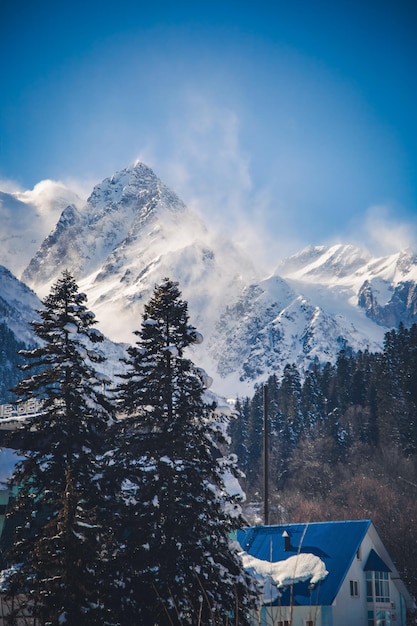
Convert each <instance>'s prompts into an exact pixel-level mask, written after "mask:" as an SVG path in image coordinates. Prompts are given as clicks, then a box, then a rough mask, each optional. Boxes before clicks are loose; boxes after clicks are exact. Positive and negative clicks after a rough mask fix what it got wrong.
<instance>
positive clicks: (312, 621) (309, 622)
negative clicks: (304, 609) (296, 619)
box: [306, 619, 314, 626]
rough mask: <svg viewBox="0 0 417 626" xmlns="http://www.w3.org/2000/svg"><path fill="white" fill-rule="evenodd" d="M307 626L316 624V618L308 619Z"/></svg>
mask: <svg viewBox="0 0 417 626" xmlns="http://www.w3.org/2000/svg"><path fill="white" fill-rule="evenodd" d="M306 626H314V620H313V619H306Z"/></svg>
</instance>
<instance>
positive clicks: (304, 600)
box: [237, 520, 371, 606]
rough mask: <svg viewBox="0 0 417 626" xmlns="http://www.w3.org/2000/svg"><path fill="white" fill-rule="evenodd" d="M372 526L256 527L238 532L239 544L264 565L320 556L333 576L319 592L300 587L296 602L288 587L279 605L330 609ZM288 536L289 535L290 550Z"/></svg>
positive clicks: (295, 590)
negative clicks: (306, 555) (285, 534)
mask: <svg viewBox="0 0 417 626" xmlns="http://www.w3.org/2000/svg"><path fill="white" fill-rule="evenodd" d="M370 525H371V521H370V520H353V521H340V522H314V523H310V524H280V525H277V526H253V527H251V528H246V529H244V530H240V531H238V533H237V540H238V542H239V543H240V545H241V546H242V548H243V550H245V552H247V553H248V554H250V555H252V556H254V557H256V558H258V559H262V560H264V561H272V562H274V561H283V560H285V559H288V558H289V557H290V556H294V555H295V554H298V553H299V552H301V553H310V554H314V555H316V556H318V557H319V558H320V559H321V560H322V561H324V563H325V565H326V569H327V571H328V572H329V574H328V575H327V577H326V578H325V579H324V580H323V581H322V582H321V583H320V584H319V585H317V586H316V587H315V589H310V588H309V587H310V585H309V581H307V582H303V583H296V584H295V585H294V586H293V590H292V598H290V588H289V587H287V588H286V589H285V590H284V591H283V594H282V596H281V598H280V599H279V600H278V601H277V602H276V603H275V604H277V603H279V604H281V605H282V606H289V605H290V603H291V602H292V603H293V604H294V605H295V606H297V605H301V606H302V605H310V604H314V605H317V604H320V605H324V606H329V605H331V604H332V603H333V601H334V599H335V597H336V595H337V593H338V591H339V588H340V586H341V584H342V582H343V580H344V578H345V576H346V574H347V572H348V569H349V567H350V565H351V563H352V561H353V559H354V558H355V557H356V554H357V552H358V550H359V547H360V545H361V543H362V541H363V538H364V537H365V535H366V533H367V531H368V528H369V526H370ZM284 532H287V533H288V535H289V546H288V539H287V548H288V549H287V550H285V537H283V533H284Z"/></svg>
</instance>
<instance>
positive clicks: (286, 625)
mask: <svg viewBox="0 0 417 626" xmlns="http://www.w3.org/2000/svg"><path fill="white" fill-rule="evenodd" d="M278 626H291V622H290V620H289V619H284V620H282V619H280V620H278Z"/></svg>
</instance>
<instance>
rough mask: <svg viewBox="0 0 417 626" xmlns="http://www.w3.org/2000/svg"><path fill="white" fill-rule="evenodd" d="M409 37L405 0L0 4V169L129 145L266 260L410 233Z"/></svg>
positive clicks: (89, 164) (412, 5)
mask: <svg viewBox="0 0 417 626" xmlns="http://www.w3.org/2000/svg"><path fill="white" fill-rule="evenodd" d="M416 32H417V2H415V1H413V0H409V1H408V2H407V1H405V0H393V1H387V0H374V1H373V0H362V1H356V0H350V1H345V0H338V1H337V2H335V1H330V0H329V1H325V0H315V1H313V0H286V1H281V0H275V2H264V1H263V0H259V1H257V2H245V0H241V1H240V2H234V1H231V2H228V1H227V0H223V2H218V1H217V0H212V1H211V2H197V1H196V0H194V2H182V1H181V0H178V1H176V2H167V1H165V0H161V1H160V2H151V1H147V2H144V1H142V0H136V1H135V2H133V1H132V2H131V1H130V0H119V1H118V2H111V3H110V2H107V1H106V0H100V1H99V0H97V1H96V0H87V1H86V0H84V1H83V2H80V1H79V0H73V1H72V2H64V1H63V2H56V1H54V2H50V1H49V0H37V2H34V1H31V0H23V1H20V2H8V3H2V7H1V8H0V58H1V61H2V62H1V64H0V90H1V92H0V95H1V97H0V180H1V181H3V183H4V186H5V183H6V181H8V185H9V186H10V181H14V183H15V184H16V185H19V186H20V187H21V188H31V187H33V185H34V184H35V183H37V182H39V181H40V180H42V179H45V178H51V179H54V180H61V181H64V182H67V183H69V184H72V185H77V186H79V187H80V188H85V189H89V190H90V189H91V185H92V184H93V183H95V182H98V181H99V180H101V179H102V178H104V177H106V176H108V175H110V174H112V173H113V172H114V171H116V170H118V169H122V168H123V167H125V166H126V165H128V164H129V163H131V162H132V161H134V160H136V159H137V158H140V159H141V160H143V161H145V162H146V163H147V164H148V165H150V166H151V167H153V168H154V170H155V171H156V173H157V174H158V175H159V176H160V177H161V178H162V179H163V180H164V182H166V183H167V184H168V185H169V186H170V187H172V188H173V189H174V190H175V191H177V193H178V194H179V195H180V196H181V197H182V198H183V199H184V200H185V201H186V202H187V203H189V204H192V205H194V206H196V207H197V208H199V209H200V210H201V211H202V212H203V214H204V216H205V217H206V219H209V220H211V221H212V222H213V224H215V225H217V226H220V227H222V228H224V229H225V230H226V231H227V232H228V233H233V234H234V235H235V236H236V238H237V239H238V240H239V241H240V242H241V243H242V244H243V245H246V246H247V247H249V248H251V249H252V251H253V252H254V254H258V255H259V256H260V257H261V258H262V259H263V260H264V261H265V262H268V263H271V262H272V263H273V261H274V259H278V258H280V257H281V256H283V255H285V254H288V253H289V252H292V251H294V250H297V249H298V248H299V247H301V246H303V245H305V244H308V243H311V244H323V243H329V242H335V241H344V242H353V243H356V242H361V243H362V244H364V245H366V246H368V247H369V248H370V249H371V250H373V251H375V252H377V253H380V252H386V251H390V250H394V249H396V248H397V247H402V246H404V245H416V244H415V240H416V238H415V233H416V224H417V122H416V118H417V116H416V110H417V109H416V101H417V98H416V95H417V94H416V91H417V75H416V74H417V37H416ZM0 186H1V185H0Z"/></svg>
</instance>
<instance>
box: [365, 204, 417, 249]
mask: <svg viewBox="0 0 417 626" xmlns="http://www.w3.org/2000/svg"><path fill="white" fill-rule="evenodd" d="M354 229H355V230H354V235H353V237H354V238H355V240H356V241H359V242H361V243H362V245H364V247H366V248H368V249H369V250H370V251H371V252H372V253H373V254H376V255H385V254H392V253H394V252H398V251H400V250H404V249H405V248H412V249H416V244H417V221H411V220H401V218H399V217H398V216H397V215H394V214H393V208H392V207H390V206H387V205H374V206H371V207H369V208H368V209H367V211H366V213H365V215H364V218H363V220H362V222H361V223H359V222H358V220H357V221H356V224H354Z"/></svg>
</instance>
